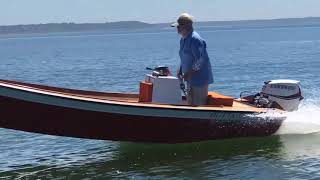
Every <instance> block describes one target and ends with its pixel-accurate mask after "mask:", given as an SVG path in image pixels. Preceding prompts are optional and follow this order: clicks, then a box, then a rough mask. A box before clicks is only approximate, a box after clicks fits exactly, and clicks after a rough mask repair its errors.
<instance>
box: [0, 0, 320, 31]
mask: <svg viewBox="0 0 320 180" xmlns="http://www.w3.org/2000/svg"><path fill="white" fill-rule="evenodd" d="M319 9H320V0H0V25H16V24H40V23H62V22H74V23H104V22H115V21H142V22H146V23H170V22H173V21H175V20H176V19H177V17H178V16H179V15H180V14H181V13H183V12H188V13H190V14H191V15H193V16H194V17H195V20H196V21H226V20H227V21H229V20H248V19H277V18H294V17H320V10H319Z"/></svg>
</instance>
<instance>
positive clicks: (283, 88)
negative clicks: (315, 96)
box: [240, 79, 303, 111]
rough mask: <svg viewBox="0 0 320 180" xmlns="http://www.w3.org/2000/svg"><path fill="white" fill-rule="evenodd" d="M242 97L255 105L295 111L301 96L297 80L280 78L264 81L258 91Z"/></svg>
mask: <svg viewBox="0 0 320 180" xmlns="http://www.w3.org/2000/svg"><path fill="white" fill-rule="evenodd" d="M240 96H242V95H240ZM244 99H247V100H249V102H250V103H252V104H254V105H256V106H257V107H264V108H278V109H283V110H285V111H295V110H297V109H298V107H299V104H300V102H301V100H302V99H303V97H302V93H301V88H300V82H299V81H296V80H286V79H280V80H271V81H266V82H264V85H263V87H262V90H261V92H260V93H257V94H255V95H252V96H247V97H244Z"/></svg>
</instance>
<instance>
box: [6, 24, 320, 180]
mask: <svg viewBox="0 0 320 180" xmlns="http://www.w3.org/2000/svg"><path fill="white" fill-rule="evenodd" d="M197 31H198V32H199V33H200V34H201V35H202V37H204V38H205V39H206V41H207V45H208V53H209V56H210V58H211V63H212V66H213V71H214V78H215V83H214V84H213V85H212V86H210V90H214V91H218V92H222V93H224V94H227V95H230V96H234V97H238V96H239V94H240V92H241V91H259V90H260V89H261V87H262V85H263V82H264V81H266V80H271V79H296V80H300V81H301V85H302V90H303V96H304V97H305V99H304V101H303V103H302V104H301V107H300V108H299V110H298V111H296V112H291V113H288V114H287V116H288V118H287V119H286V120H285V122H284V123H283V125H282V126H281V128H280V129H279V131H278V132H277V133H276V135H273V136H269V137H263V138H235V139H227V140H215V141H208V142H201V143H192V144H177V145H166V144H137V143H128V142H112V141H98V140H87V139H76V138H67V137H56V136H48V135H41V134H33V133H26V132H20V131H14V130H7V129H0V179H108V178H118V179H167V178H172V179H180V178H182V179H318V178H320V163H319V162H320V134H319V132H320V92H319V87H320V75H319V70H320V36H319V35H320V27H312V28H310V27H294V28H266V29H231V30H216V29H214V28H212V27H204V28H198V29H197ZM178 46H179V36H178V35H177V33H176V32H175V31H174V30H172V29H162V30H154V31H151V30H145V31H142V30H141V31H128V32H91V33H57V34H31V35H10V36H0V79H10V80H19V81H24V82H31V83H38V84H45V85H52V86H59V87H68V88H75V89H85V90H97V91H108V92H110V91H116V92H137V91H138V87H139V86H138V85H139V81H140V80H142V79H143V78H144V74H145V73H148V71H147V70H146V69H145V67H154V66H157V65H167V66H169V67H170V69H171V70H172V71H173V72H174V73H175V70H176V69H177V66H178V64H179V56H178V49H179V47H178ZM0 108H1V107H0Z"/></svg>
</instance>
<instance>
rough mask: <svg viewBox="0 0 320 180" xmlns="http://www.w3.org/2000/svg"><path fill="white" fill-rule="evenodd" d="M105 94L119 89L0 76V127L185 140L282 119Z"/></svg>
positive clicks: (261, 127) (263, 130)
mask: <svg viewBox="0 0 320 180" xmlns="http://www.w3.org/2000/svg"><path fill="white" fill-rule="evenodd" d="M66 93H69V94H66ZM93 96H97V97H96V98H93ZM107 96H113V97H120V96H121V95H119V94H113V95H112V94H108V93H106V94H104V93H95V92H89V91H77V90H68V89H61V88H52V87H46V86H39V85H31V84H24V83H18V82H10V81H0V105H1V109H0V114H1V118H0V127H3V128H9V129H16V130H22V131H27V132H35V133H42V134H50V135H59V136H68V137H79V138H89V139H101V140H114V141H132V142H153V143H187V142H195V141H203V140H211V139H221V138H232V137H247V136H268V135H272V134H273V133H275V132H276V131H277V130H278V128H279V127H280V125H281V123H282V121H283V119H284V118H279V117H278V118H270V117H269V118H266V117H261V116H259V115H258V116H256V114H259V113H263V112H262V111H261V112H259V111H258V110H257V111H253V110H252V109H249V110H245V109H237V110H232V109H225V108H223V107H220V108H219V107H216V108H211V107H205V108H201V107H190V106H189V107H185V106H171V105H152V104H142V103H137V102H130V101H129V100H128V101H127V102H123V101H112V100H106V99H108V98H103V97H107ZM98 97H101V98H98ZM125 97H127V99H130V98H131V99H134V97H135V95H127V96H125ZM119 99H121V98H119Z"/></svg>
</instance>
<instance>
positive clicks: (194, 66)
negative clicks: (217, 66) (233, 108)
mask: <svg viewBox="0 0 320 180" xmlns="http://www.w3.org/2000/svg"><path fill="white" fill-rule="evenodd" d="M171 26H172V27H177V32H178V33H179V34H180V35H181V40H180V50H179V55H180V60H181V63H180V66H179V69H178V72H177V76H178V77H179V78H182V79H183V80H185V81H186V82H187V91H188V93H187V101H188V103H189V104H190V105H192V106H200V105H205V104H206V103H207V96H208V85H209V84H212V83H213V76H212V70H211V63H210V60H209V56H208V53H207V49H206V48H207V47H206V42H205V41H204V40H203V39H202V38H201V37H200V35H199V34H198V33H197V32H196V31H194V30H193V17H192V16H191V15H189V14H187V13H183V14H181V15H180V16H179V18H178V20H177V22H176V23H174V24H172V25H171Z"/></svg>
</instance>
